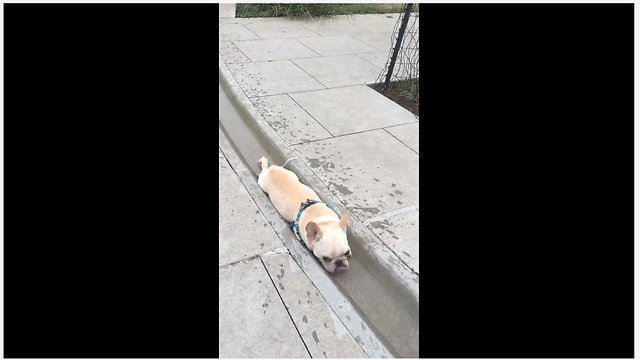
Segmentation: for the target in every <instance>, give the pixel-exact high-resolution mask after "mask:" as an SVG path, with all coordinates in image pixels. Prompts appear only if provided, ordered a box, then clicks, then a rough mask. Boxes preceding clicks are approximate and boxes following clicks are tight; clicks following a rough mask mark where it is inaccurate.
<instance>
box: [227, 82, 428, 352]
mask: <svg viewBox="0 0 640 360" xmlns="http://www.w3.org/2000/svg"><path fill="white" fill-rule="evenodd" d="M225 76H227V80H229V81H231V80H230V79H228V76H229V74H221V78H225ZM233 87H234V84H230V83H228V82H224V81H221V82H220V84H219V105H220V114H219V127H220V136H221V138H224V139H225V141H226V142H228V143H229V146H230V147H231V148H232V149H233V150H234V152H235V153H236V154H237V158H234V159H229V163H230V164H231V165H232V166H234V164H235V166H237V167H238V168H242V169H246V171H245V172H244V176H242V178H243V181H244V182H245V187H247V189H253V191H250V194H251V196H252V197H253V199H254V201H255V202H256V204H258V206H259V207H261V210H262V211H263V213H264V214H265V217H266V218H267V219H268V221H269V222H270V223H271V224H272V226H274V229H276V231H277V232H278V233H279V235H280V236H282V238H283V242H284V244H285V246H286V247H287V248H288V250H289V251H290V252H291V255H292V256H293V258H294V259H295V261H296V262H297V263H298V265H299V266H300V267H301V269H302V270H303V271H304V272H305V274H306V276H307V277H308V278H309V279H310V280H311V282H312V283H313V284H314V286H315V287H316V288H317V289H318V290H319V292H320V293H321V295H322V296H323V297H324V298H325V299H326V300H327V303H328V304H329V305H330V306H331V309H332V311H333V312H334V314H335V315H336V317H337V318H338V319H339V320H340V321H341V322H342V323H343V324H344V326H345V328H346V329H347V331H349V332H350V333H351V335H352V336H353V337H354V338H355V339H356V341H358V343H359V344H360V346H361V347H362V349H363V350H364V351H365V353H366V354H367V355H368V356H369V357H417V356H418V343H419V336H418V327H419V326H418V325H419V324H418V299H417V287H418V277H417V275H416V274H413V273H412V272H411V271H410V270H409V269H405V268H406V265H405V264H404V263H403V262H402V260H401V259H400V258H398V257H397V256H396V255H395V254H394V253H393V252H391V251H388V249H387V248H386V247H385V246H383V244H381V243H380V241H379V240H377V239H376V238H375V236H374V235H373V234H372V233H371V231H370V230H369V229H367V228H366V227H365V226H363V225H362V224H358V223H354V222H350V223H349V231H348V236H349V243H350V245H351V248H352V252H353V254H354V255H353V257H352V258H351V259H350V268H349V270H348V271H347V272H344V273H340V274H336V275H331V274H328V273H327V272H326V271H324V269H323V268H322V266H321V265H320V264H319V262H318V261H317V259H315V258H314V257H313V255H312V254H310V252H308V250H306V248H305V247H304V246H303V245H302V244H300V243H299V242H298V241H297V240H296V239H295V238H294V236H293V233H292V232H291V231H290V229H288V228H287V227H286V223H285V222H284V220H283V219H282V218H279V215H277V212H275V210H274V209H273V207H272V206H271V208H270V209H269V207H270V202H269V200H268V197H267V195H266V194H264V193H263V192H261V191H260V190H259V187H258V186H257V174H258V169H259V168H258V164H257V161H258V159H259V158H260V157H262V156H265V157H267V159H269V161H270V163H276V164H282V163H283V162H284V161H285V159H286V158H287V156H288V155H291V152H287V151H283V149H282V148H281V146H282V143H280V144H278V142H277V141H274V137H273V134H269V133H268V132H269V130H268V128H266V127H265V126H262V125H264V124H262V125H261V124H260V123H258V122H257V121H256V117H255V114H254V113H252V112H251V110H248V108H249V107H251V106H253V105H252V104H251V102H250V101H248V100H245V99H242V98H241V97H240V96H239V95H238V91H237V88H236V89H233ZM234 90H235V91H234ZM263 121H264V120H263ZM291 168H292V170H293V171H294V172H296V173H297V174H298V176H299V177H300V179H301V181H302V182H305V183H307V185H309V186H311V187H312V188H314V190H316V191H317V192H318V194H319V195H320V197H321V198H322V199H323V200H324V201H327V202H330V203H332V204H333V205H334V206H336V207H337V208H338V210H339V211H340V212H342V211H344V209H345V208H344V207H343V206H340V204H339V201H337V199H336V198H335V197H332V196H331V194H330V193H326V192H325V191H321V189H319V187H320V186H319V184H321V181H320V179H318V178H317V177H315V178H312V177H313V176H314V175H312V174H313V173H312V172H311V171H309V170H308V169H306V170H305V169H303V168H302V167H301V166H300V165H297V164H294V163H292V165H291ZM296 170H298V171H296ZM311 335H312V336H311V337H312V338H313V332H312V333H311ZM316 336H317V333H316Z"/></svg>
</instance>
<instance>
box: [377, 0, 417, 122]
mask: <svg viewBox="0 0 640 360" xmlns="http://www.w3.org/2000/svg"><path fill="white" fill-rule="evenodd" d="M418 18H419V11H418V4H406V5H405V6H404V10H403V11H402V13H400V15H399V17H398V21H397V22H396V25H395V27H394V29H393V34H392V36H391V48H390V49H389V56H388V58H387V63H386V65H385V67H384V68H383V70H382V72H381V73H380V75H378V78H377V79H376V86H375V87H376V89H377V90H378V91H380V92H381V93H382V94H385V95H387V96H389V97H394V98H397V97H401V98H402V100H403V101H404V102H407V101H415V104H416V106H417V104H418V103H419V101H420V99H419V90H420V86H419V81H418V78H419V75H420V69H419V68H420V66H419V65H420V53H419V43H418V40H419V32H420V25H419V21H418ZM391 94H393V95H391ZM393 100H394V101H398V99H393ZM414 114H416V111H414ZM416 115H417V114H416Z"/></svg>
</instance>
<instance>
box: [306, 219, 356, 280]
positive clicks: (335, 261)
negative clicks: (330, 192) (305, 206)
mask: <svg viewBox="0 0 640 360" xmlns="http://www.w3.org/2000/svg"><path fill="white" fill-rule="evenodd" d="M347 217H348V214H345V215H344V216H343V217H342V219H340V222H325V223H315V222H309V223H308V224H307V226H306V231H307V244H312V245H313V246H312V248H311V250H312V251H313V255H315V256H316V257H317V258H318V260H320V262H321V263H322V266H324V268H325V269H326V270H327V271H328V272H330V273H334V272H337V271H343V270H346V269H348V268H349V258H350V257H351V255H352V254H351V248H350V247H349V242H348V241H347V231H346V230H347Z"/></svg>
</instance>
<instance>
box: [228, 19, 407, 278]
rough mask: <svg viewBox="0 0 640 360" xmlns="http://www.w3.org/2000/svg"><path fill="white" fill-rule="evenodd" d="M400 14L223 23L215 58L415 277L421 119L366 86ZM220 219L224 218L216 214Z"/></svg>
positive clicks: (385, 53)
mask: <svg viewBox="0 0 640 360" xmlns="http://www.w3.org/2000/svg"><path fill="white" fill-rule="evenodd" d="M397 19H398V14H381V15H357V16H354V17H347V16H338V17H335V18H332V19H329V20H321V21H292V20H287V19H282V18H274V19H241V18H224V19H223V18H221V19H219V20H220V22H219V23H220V25H219V39H220V43H219V44H220V48H219V51H220V55H221V56H222V58H223V59H224V60H225V62H226V64H227V66H228V67H229V69H230V70H231V72H232V74H233V76H234V78H235V80H236V81H237V82H238V84H239V86H240V87H241V88H242V90H243V91H244V92H245V94H246V95H247V96H248V97H249V98H250V99H251V101H252V102H253V104H254V105H255V106H256V107H257V109H258V111H259V112H260V113H261V115H262V116H263V117H264V118H265V120H266V121H267V122H268V123H269V124H270V125H271V126H272V128H273V129H274V130H275V131H276V132H277V133H278V134H279V136H280V137H281V138H282V139H283V140H284V141H285V142H286V143H287V144H288V145H289V146H291V147H292V148H293V149H294V151H295V152H296V153H297V154H298V156H299V157H300V160H293V161H304V162H305V163H306V164H307V165H308V166H309V167H310V168H312V169H313V170H314V172H315V174H316V175H317V176H318V177H319V178H320V179H321V180H322V181H323V182H324V183H325V184H326V185H327V187H328V188H329V189H330V190H331V191H332V192H333V193H334V194H335V195H336V196H337V197H338V198H339V199H340V200H341V201H342V202H343V204H344V205H345V206H346V207H347V208H349V209H350V210H351V211H352V213H353V215H354V217H355V218H356V219H357V220H358V221H360V222H362V223H363V224H364V225H366V226H367V227H368V228H369V229H371V230H372V231H373V232H374V233H375V234H376V235H377V236H378V237H379V238H380V239H381V240H382V241H383V242H384V243H385V244H386V245H387V246H388V247H389V248H390V249H391V250H392V251H394V252H395V253H396V254H397V255H398V256H399V257H400V258H401V259H402V260H403V261H404V262H405V263H406V264H407V265H408V266H409V267H410V268H411V269H412V270H413V271H414V272H416V273H419V259H418V211H419V204H418V158H419V148H418V127H419V120H418V119H417V118H416V117H415V116H414V115H413V114H411V113H410V112H409V111H407V110H405V109H404V108H402V107H401V106H399V105H397V104H396V103H394V102H392V101H391V100H389V99H387V98H386V97H384V96H382V95H380V94H379V93H377V92H376V91H374V90H373V89H371V88H369V87H368V86H367V85H366V84H370V83H373V82H375V80H376V78H377V77H378V75H379V74H380V73H381V71H382V70H383V68H384V66H385V63H386V61H387V58H388V55H389V49H390V48H391V38H392V32H393V29H394V26H395V24H396V21H397ZM221 212H222V211H221Z"/></svg>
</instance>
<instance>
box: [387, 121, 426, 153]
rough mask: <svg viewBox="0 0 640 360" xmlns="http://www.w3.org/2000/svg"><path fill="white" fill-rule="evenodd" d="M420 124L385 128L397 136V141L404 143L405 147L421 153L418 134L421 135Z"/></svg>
mask: <svg viewBox="0 0 640 360" xmlns="http://www.w3.org/2000/svg"><path fill="white" fill-rule="evenodd" d="M419 126H420V125H419V123H418V122H415V123H412V124H405V125H398V126H392V127H388V128H385V130H387V131H388V132H389V133H390V134H391V135H393V136H395V137H396V139H398V140H400V141H402V143H404V144H405V145H407V146H408V147H409V148H410V149H411V150H413V151H415V152H416V153H418V154H419V153H420V152H419V151H418V133H419V131H418V130H419Z"/></svg>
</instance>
